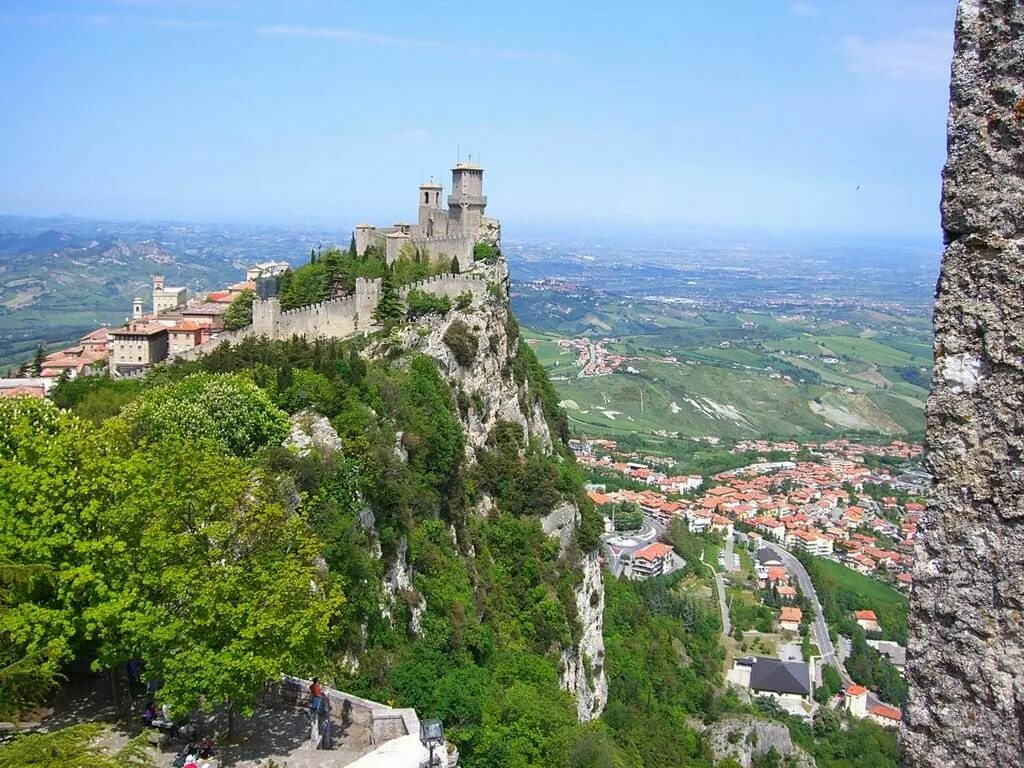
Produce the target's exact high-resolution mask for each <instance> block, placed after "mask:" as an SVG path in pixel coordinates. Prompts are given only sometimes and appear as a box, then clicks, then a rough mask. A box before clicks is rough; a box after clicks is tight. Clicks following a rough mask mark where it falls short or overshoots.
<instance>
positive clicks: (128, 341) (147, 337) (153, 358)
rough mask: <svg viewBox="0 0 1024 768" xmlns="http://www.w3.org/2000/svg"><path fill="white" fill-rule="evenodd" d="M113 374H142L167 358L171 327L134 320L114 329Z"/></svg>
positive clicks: (111, 367) (111, 371) (111, 361)
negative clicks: (168, 337)
mask: <svg viewBox="0 0 1024 768" xmlns="http://www.w3.org/2000/svg"><path fill="white" fill-rule="evenodd" d="M110 338H111V340H112V347H113V350H112V352H111V355H110V373H111V375H112V376H140V375H142V374H143V373H145V372H146V371H147V370H148V369H149V368H151V367H152V366H153V365H154V364H156V363H159V362H160V361H161V360H165V359H166V358H167V350H168V341H167V328H166V327H165V326H163V325H160V323H147V322H145V321H134V322H130V323H128V324H127V325H125V326H122V327H121V328H114V329H113V330H111V331H110Z"/></svg>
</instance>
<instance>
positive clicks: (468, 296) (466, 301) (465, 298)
mask: <svg viewBox="0 0 1024 768" xmlns="http://www.w3.org/2000/svg"><path fill="white" fill-rule="evenodd" d="M472 303H473V292H472V291H463V292H462V293H460V294H459V295H458V296H456V297H455V308H456V309H466V308H467V307H469V305H470V304H472Z"/></svg>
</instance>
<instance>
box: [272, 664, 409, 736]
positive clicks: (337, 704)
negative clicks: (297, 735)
mask: <svg viewBox="0 0 1024 768" xmlns="http://www.w3.org/2000/svg"><path fill="white" fill-rule="evenodd" d="M312 682H313V681H312V680H303V679H302V678H300V677H292V676H290V675H282V676H281V679H280V680H279V681H277V682H274V683H270V684H268V685H267V686H266V687H265V689H264V701H265V702H266V703H268V704H271V705H277V706H279V705H284V706H297V707H303V708H307V707H309V705H310V693H309V686H310V685H312ZM323 690H324V696H325V697H326V698H327V699H328V700H329V701H330V711H331V720H333V721H335V722H338V723H340V724H342V725H344V724H346V723H354V724H355V725H359V726H361V727H363V728H366V730H367V731H368V732H369V733H370V738H371V740H372V743H373V744H375V745H376V744H383V743H384V742H386V741H390V740H391V739H397V738H399V737H400V736H407V735H415V736H418V735H419V731H420V720H419V717H418V716H417V715H416V710H414V709H395V708H394V707H389V706H387V705H386V704H381V703H379V702H376V701H371V700H369V699H363V698H360V697H359V696H353V695H352V694H350V693H345V692H344V691H339V690H337V689H335V688H330V687H328V686H323Z"/></svg>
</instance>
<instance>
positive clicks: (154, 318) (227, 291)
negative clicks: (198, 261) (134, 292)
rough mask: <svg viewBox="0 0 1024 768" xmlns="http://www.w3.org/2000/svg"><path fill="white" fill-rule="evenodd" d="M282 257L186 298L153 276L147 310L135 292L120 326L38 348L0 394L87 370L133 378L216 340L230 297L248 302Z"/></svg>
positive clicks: (45, 385)
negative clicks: (54, 346)
mask: <svg viewBox="0 0 1024 768" xmlns="http://www.w3.org/2000/svg"><path fill="white" fill-rule="evenodd" d="M289 266H290V265H289V264H288V262H285V261H270V262H265V263H261V264H255V265H253V266H251V267H249V268H248V269H247V270H246V274H245V280H243V281H241V282H238V283H235V284H233V285H229V286H227V287H225V288H222V289H220V290H216V291H211V292H209V293H202V294H200V295H198V296H192V297H189V295H188V290H187V289H185V288H178V287H172V286H168V285H166V284H165V281H164V278H163V277H162V276H159V275H157V276H155V277H154V278H153V291H152V299H151V302H152V303H151V308H152V309H151V311H149V312H147V311H146V309H145V301H144V300H143V299H142V298H141V297H136V298H135V299H134V301H133V302H132V314H131V318H130V319H128V320H127V321H126V322H125V324H124V325H122V326H120V327H116V328H108V327H100V328H97V329H96V330H93V331H90V332H89V333H87V334H85V335H84V336H82V337H81V338H80V339H79V340H78V343H77V344H74V345H73V346H70V347H67V348H65V349H61V350H58V351H55V352H50V353H45V350H43V349H42V348H40V350H39V353H38V354H37V360H36V361H34V362H33V363H32V364H30V365H27V366H24V367H23V369H22V374H21V375H18V376H11V377H8V378H4V379H0V397H18V396H20V395H28V396H30V397H43V396H44V395H46V394H48V393H49V392H50V390H51V389H52V388H53V387H54V386H55V385H56V384H57V382H58V381H60V380H61V379H73V378H76V377H78V376H87V375H90V374H109V375H110V376H114V377H137V376H141V375H142V374H144V373H145V372H146V371H148V370H149V369H150V368H152V367H153V366H154V365H156V364H157V363H161V362H165V361H171V360H174V359H176V358H177V357H179V356H180V355H182V354H184V353H187V352H189V351H190V350H193V349H195V348H196V347H199V346H200V345H202V344H205V343H207V342H209V341H211V340H213V339H216V338H217V337H218V336H219V335H220V334H221V333H223V332H224V331H225V329H226V325H225V316H226V315H227V313H228V309H229V308H230V307H231V305H232V302H234V301H235V300H236V299H240V301H241V302H242V303H248V304H249V306H251V304H252V300H253V299H255V298H256V297H257V290H258V288H259V286H260V283H261V282H262V281H265V280H268V279H274V278H277V277H279V276H280V275H282V274H284V272H285V271H287V270H288V269H289Z"/></svg>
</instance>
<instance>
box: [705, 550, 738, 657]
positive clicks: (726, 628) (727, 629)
mask: <svg viewBox="0 0 1024 768" xmlns="http://www.w3.org/2000/svg"><path fill="white" fill-rule="evenodd" d="M700 561H701V562H702V563H704V553H703V552H701V553H700ZM704 565H706V566H707V567H708V568H710V569H711V572H712V573H713V574H715V589H717V590H718V610H720V611H721V612H722V637H728V636H729V635H730V634H731V633H732V622H730V621H729V604H728V603H726V602H725V584H724V583H723V582H722V574H720V573H719V572H718V571H717V570H715V566H713V565H711V564H710V563H704Z"/></svg>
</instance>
